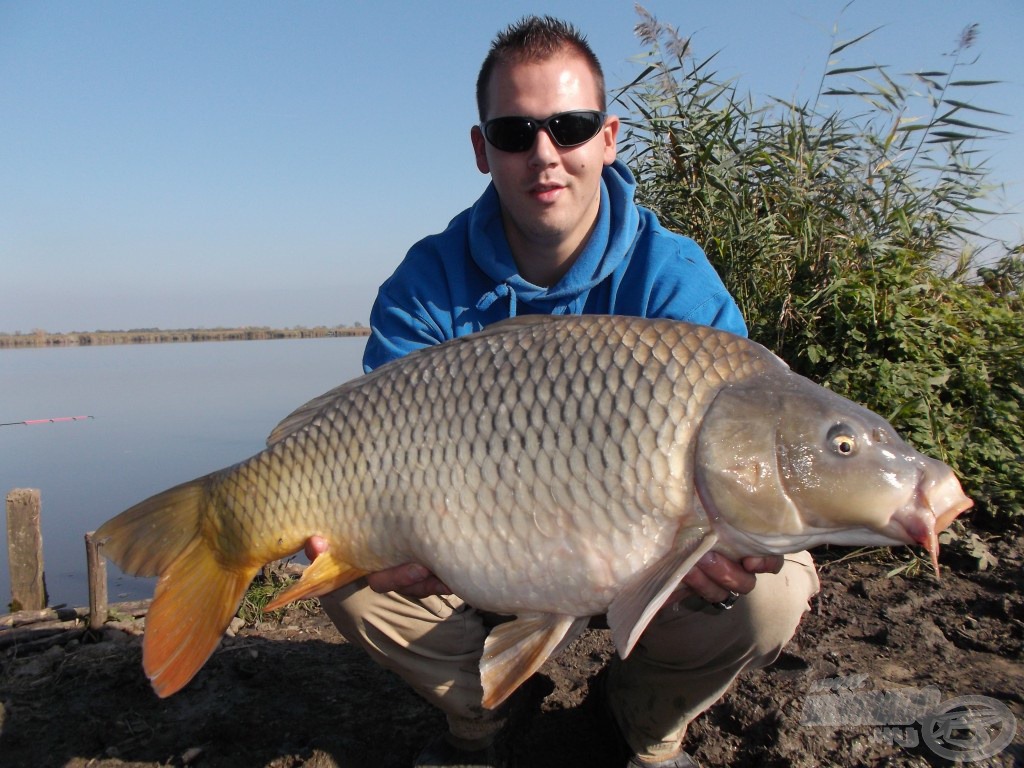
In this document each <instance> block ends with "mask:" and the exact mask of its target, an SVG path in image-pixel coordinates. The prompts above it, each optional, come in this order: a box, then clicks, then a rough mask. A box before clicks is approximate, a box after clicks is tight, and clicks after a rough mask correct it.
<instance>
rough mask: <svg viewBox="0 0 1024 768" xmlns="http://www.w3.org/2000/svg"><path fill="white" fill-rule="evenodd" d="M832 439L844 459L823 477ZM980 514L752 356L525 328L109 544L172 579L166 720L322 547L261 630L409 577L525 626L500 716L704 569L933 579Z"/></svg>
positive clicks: (402, 378) (494, 692)
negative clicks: (392, 578)
mask: <svg viewBox="0 0 1024 768" xmlns="http://www.w3.org/2000/svg"><path fill="white" fill-rule="evenodd" d="M836 429H840V432H841V435H840V436H841V438H842V440H843V441H851V442H850V443H849V444H856V445H857V446H858V447H860V448H861V450H859V452H854V453H856V455H850V456H841V455H839V454H838V453H837V452H836V450H835V441H836V439H837V438H836V434H835V430H836ZM882 434H884V435H885V440H883V441H881V442H884V446H882V447H881V448H880V447H879V445H875V443H878V442H879V440H878V439H877V436H878V435H882ZM787 441H788V442H787ZM873 441H874V442H873ZM844 445H845V443H844ZM798 455H799V456H801V457H802V458H801V460H800V461H799V462H790V463H787V457H791V456H798ZM822 488H825V489H833V491H834V492H833V493H826V492H823V491H822V490H821V489H822ZM864 504H867V505H868V508H872V507H871V505H877V507H878V514H877V515H874V514H868V515H865V513H864V511H863V509H862V507H863V505H864ZM858 505H860V506H858ZM968 506H970V501H969V500H968V499H966V497H965V496H963V493H962V491H960V487H959V484H958V483H957V482H956V480H955V478H953V476H952V473H951V472H950V471H949V469H948V468H947V467H945V465H942V464H940V463H939V462H935V461H934V460H931V459H927V458H926V457H923V456H921V455H920V454H918V453H917V452H916V451H914V450H913V449H912V448H910V446H907V445H906V444H905V443H902V441H900V440H899V438H898V437H897V436H896V435H895V433H894V432H892V428H891V427H890V426H889V425H888V424H886V423H885V422H884V421H882V420H881V419H880V418H879V417H877V416H876V415H875V414H872V413H870V412H869V411H866V410H864V409H862V408H860V407H859V406H856V405H855V404H853V403H850V402H849V401H847V400H844V399H843V398H840V397H838V396H837V395H835V394H833V393H830V392H827V391H826V390H824V389H822V388H821V387H818V386H817V385H815V384H812V383H811V382H810V381H808V380H807V379H804V378H802V377H799V376H796V375H795V374H792V373H791V372H790V371H789V369H788V368H787V367H786V365H785V364H784V363H783V362H782V361H781V360H779V359H778V358H777V357H776V356H775V355H773V354H772V353H771V352H769V351H768V350H766V349H765V348H764V347H761V346H760V345H758V344H755V343H753V342H751V341H749V340H747V339H744V338H741V337H738V336H734V335H732V334H729V333H726V332H723V331H719V330H716V329H713V328H708V327H703V326H695V325H690V324H686V323H680V322H677V321H672V320H657V319H655V320H651V319H641V318H626V317H612V316H575V317H573V316H569V317H548V316H529V317H523V318H517V319H514V320H510V321H506V322H504V323H500V324H497V325H495V326H491V327H490V328H487V329H485V330H484V331H482V332H480V333H477V334H473V335H470V336H467V337H463V338H460V339H456V340H453V341H451V342H448V343H446V344H442V345H437V346H434V347H430V348H427V349H424V350H420V351H418V352H414V353H412V354H410V355H408V356H406V357H404V358H402V359H400V360H397V361H394V362H392V363H389V364H388V365H385V366H382V367H381V368H379V369H377V370H376V371H374V372H372V373H370V374H368V375H366V376H363V377H361V378H358V379H355V380H353V381H351V382H348V383H346V384H343V385H342V386H340V387H338V388H336V389H334V390H332V391H330V392H328V393H326V394H324V395H322V396H321V397H319V398H316V399H315V400H313V401H311V402H310V403H307V404H306V405H305V406H303V407H301V408H299V409H298V410H296V411H295V412H294V413H293V414H291V415H290V416H289V417H287V418H286V419H285V420H283V421H282V423H281V424H280V425H279V426H278V427H277V428H276V429H275V430H274V432H273V433H272V434H271V436H270V438H269V440H268V447H267V449H266V450H265V451H263V452H261V453H259V454H257V455H256V456H254V457H252V458H250V459H248V460H246V461H243V462H241V463H239V464H237V465H235V466H233V467H228V468H226V469H224V470H220V471H218V472H214V473H213V474H211V475H208V476H206V477H204V478H200V479H198V480H196V481H193V482H191V483H186V484H184V485H182V486H178V487H177V488H174V489H170V490H168V491H165V492H164V493H162V494H158V495H157V496H155V497H152V498H151V499H147V500H146V501H143V502H141V503H140V504H138V505H136V506H135V507H133V508H132V509H129V510H127V511H126V512H124V513H122V514H121V515H119V516H118V517H116V518H114V519H112V520H110V521H108V522H107V523H105V524H104V525H103V526H102V527H101V529H100V530H99V531H98V532H97V539H99V540H103V541H104V551H105V552H106V554H107V555H108V556H109V557H111V558H112V559H113V560H114V561H115V562H117V563H119V564H120V565H121V566H122V568H124V569H125V570H127V571H128V572H133V573H139V574H149V575H160V576H161V579H160V582H159V583H158V587H157V592H156V596H155V597H154V603H153V606H154V609H153V610H151V612H150V617H149V620H148V626H147V630H146V641H145V643H144V660H143V661H144V667H145V669H146V672H147V674H148V675H149V676H150V679H151V681H152V682H153V685H154V688H155V689H156V690H157V692H158V693H159V694H160V695H162V696H163V695H170V694H171V693H173V692H174V691H176V690H178V689H179V688H180V687H182V686H183V685H185V684H186V683H187V682H188V680H189V679H191V677H192V675H194V674H195V672H196V671H197V670H198V669H199V667H201V666H202V664H203V662H204V661H205V660H206V658H207V657H208V656H209V654H210V653H212V652H213V650H214V648H215V647H216V644H217V641H218V640H219V637H220V635H221V634H222V632H223V630H224V628H225V627H226V626H227V624H228V622H229V621H230V618H231V616H232V615H233V613H234V611H235V609H236V608H237V604H238V601H239V600H240V599H241V595H242V592H243V591H244V589H245V586H246V585H247V584H248V583H249V581H250V580H251V579H252V577H253V575H255V573H256V571H257V570H258V569H259V567H260V566H262V565H263V563H265V562H268V561H270V560H275V559H279V558H281V557H284V556H287V555H290V554H292V553H293V552H295V551H297V550H298V549H300V548H301V547H302V546H303V543H304V542H305V541H306V540H307V539H308V538H309V537H311V536H319V537H322V538H324V539H325V540H326V541H327V542H328V545H329V548H328V551H327V552H326V553H325V554H322V555H320V556H319V557H318V558H317V559H316V560H315V561H314V562H313V564H312V565H311V566H310V567H309V568H308V569H307V570H306V572H305V574H304V575H303V577H302V579H300V581H299V582H298V583H297V584H296V585H295V586H294V587H292V588H291V589H289V590H288V591H286V592H285V593H284V594H283V595H281V596H280V597H278V598H277V599H276V600H275V601H274V602H273V603H272V604H271V606H268V607H273V606H277V605H281V604H284V603H285V602H288V601H289V600H292V599H296V598H298V597H303V596H311V595H317V594H323V593H324V592H327V591H329V590H332V589H335V588H338V587H340V586H342V585H344V584H347V583H349V582H351V581H353V580H354V579H357V578H358V577H360V576H362V575H364V574H366V573H369V572H372V571H376V570H380V569H382V568H385V567H388V566H392V565H399V564H402V563H406V562H416V563H421V564H423V565H425V566H427V567H428V568H429V569H430V570H431V571H432V572H433V573H435V574H436V575H437V576H438V577H439V578H440V579H441V580H442V581H443V582H444V583H445V584H447V585H448V586H449V587H450V588H451V589H452V590H453V591H454V592H455V593H456V594H458V595H459V596H460V597H462V598H464V599H465V600H467V601H468V602H469V603H470V604H472V605H474V606H477V607H479V608H481V609H485V610H489V611H495V612H500V613H507V614H515V615H517V616H518V618H517V619H515V620H514V621H511V622H508V623H506V624H502V625H500V626H499V627H498V628H496V629H495V630H494V631H493V632H492V633H491V635H490V636H489V637H488V640H487V645H486V647H485V653H484V658H483V660H482V662H481V675H482V683H483V688H484V692H485V696H484V701H483V704H484V705H485V706H488V707H492V706H496V705H497V704H498V703H500V702H501V701H502V700H504V698H506V697H507V696H508V695H509V694H510V693H511V692H512V690H514V689H515V687H516V686H518V685H519V684H520V683H521V682H522V681H523V680H525V679H526V677H528V676H529V674H531V673H532V671H534V670H535V669H536V668H537V667H539V665H540V664H541V663H543V661H544V659H545V658H546V657H547V655H548V654H549V653H550V652H551V651H552V650H553V649H554V648H556V647H557V646H559V645H560V644H563V643H564V642H566V641H567V639H569V638H571V636H572V635H573V633H575V632H577V631H579V630H580V629H581V627H582V626H585V624H586V621H587V618H588V617H590V616H593V615H597V614H605V613H606V614H607V615H608V623H609V626H610V627H611V629H612V636H613V640H614V642H615V644H616V647H617V649H618V650H619V653H620V654H622V655H623V656H626V655H628V654H629V652H630V650H631V649H632V647H633V646H634V645H635V643H636V641H637V639H638V638H639V636H640V634H641V633H642V631H643V629H644V627H646V625H647V623H648V622H649V621H650V620H651V618H652V617H653V616H654V614H655V613H656V612H657V611H658V610H659V609H660V608H661V607H662V606H663V605H664V604H665V602H666V601H667V600H669V599H670V596H671V594H672V593H673V592H674V591H675V590H676V589H677V588H678V587H679V585H680V583H681V581H682V579H683V577H684V576H685V574H686V573H687V571H688V570H689V569H690V568H691V567H692V566H693V564H694V563H695V562H696V560H697V559H699V557H700V556H701V555H702V554H703V553H704V552H706V551H709V550H710V549H716V550H718V551H720V552H723V553H724V554H727V555H728V556H730V557H737V558H738V557H742V556H743V555H745V554H767V553H779V552H787V551H788V552H793V551H798V550H800V549H803V548H804V547H805V546H811V545H814V544H817V543H822V542H824V541H834V542H839V543H889V544H892V543H900V542H904V543H911V542H918V543H922V544H924V545H925V546H926V547H928V548H929V549H931V551H932V552H933V556H934V553H935V552H936V550H937V543H936V541H935V531H936V530H940V529H941V528H942V527H943V526H944V525H948V522H949V520H951V519H952V518H953V517H955V516H956V515H957V514H959V513H960V512H961V511H963V510H964V509H966V508H967V507H968ZM936 568H937V565H936ZM178 585H180V586H178ZM202 585H208V588H203V586H202ZM183 614H190V615H193V618H192V619H190V621H188V622H181V621H180V620H179V619H178V617H180V616H181V615H183Z"/></svg>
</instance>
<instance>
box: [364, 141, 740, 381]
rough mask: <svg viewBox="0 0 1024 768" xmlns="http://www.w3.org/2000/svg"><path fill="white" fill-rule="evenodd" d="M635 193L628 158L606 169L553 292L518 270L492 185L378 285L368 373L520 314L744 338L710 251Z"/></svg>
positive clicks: (366, 361) (366, 366) (736, 311)
mask: <svg viewBox="0 0 1024 768" xmlns="http://www.w3.org/2000/svg"><path fill="white" fill-rule="evenodd" d="M635 190H636V181H635V180H634V179H633V175H632V173H630V171H629V168H627V167H626V165H625V164H623V163H622V162H621V161H618V160H616V161H615V162H614V163H613V164H612V165H610V166H606V167H605V169H604V171H603V173H602V179H601V206H600V210H599V212H598V216H597V225H596V226H595V227H594V230H593V232H592V233H591V235H590V239H589V241H588V242H587V245H586V247H585V248H584V250H583V252H582V253H581V254H580V255H579V257H578V258H577V259H576V261H575V262H574V263H573V265H572V266H571V267H570V268H569V271H568V272H566V274H565V275H564V276H563V277H562V279H561V280H559V281H558V283H556V284H555V285H553V286H551V287H548V288H545V287H541V286H537V285H533V284H532V283H529V282H527V281H526V280H524V279H523V278H522V276H520V275H519V272H518V270H517V269H516V264H515V261H514V260H513V258H512V251H511V250H510V249H509V245H508V240H507V239H506V237H505V230H504V228H503V226H502V221H501V208H500V205H499V202H498V193H497V191H496V190H495V188H494V185H493V184H490V185H489V186H488V187H487V189H486V190H485V191H484V193H483V195H481V196H480V199H479V200H477V201H476V203H474V204H473V206H472V207H471V208H469V209H467V210H465V211H463V212H462V213H460V214H459V215H458V216H456V217H455V218H454V219H452V221H451V223H450V224H449V225H448V228H447V229H446V230H445V231H444V232H441V233H440V234H437V235H431V236H430V237H427V238H424V239H423V240H421V241H419V242H418V243H416V244H415V245H414V246H413V247H412V248H411V249H410V250H409V253H408V254H407V255H406V257H405V259H404V260H403V261H402V263H401V264H399V265H398V268H397V269H396V270H395V272H394V274H393V275H392V276H391V277H390V278H388V279H387V280H386V281H385V282H384V284H383V285H382V286H381V287H380V292H379V293H378V294H377V300H376V302H375V303H374V305H373V310H372V311H371V313H370V327H371V330H372V333H371V335H370V338H369V340H368V342H367V345H366V351H365V352H364V353H363V369H364V370H365V371H366V372H367V373H369V372H370V371H371V370H373V369H374V368H376V367H377V366H379V365H382V364H384V363H386V362H388V361H390V360H394V359H396V358H399V357H402V356H403V355H406V354H408V353H409V352H411V351H413V350H414V349H418V348H420V347H425V346H429V345H431V344H439V343H441V342H443V341H447V340H449V339H452V338H455V337H456V336H465V335H467V334H470V333H473V332H475V331H479V330H480V329H481V328H483V327H484V326H486V325H490V324H491V323H496V322H498V321H499V320H504V319H505V318H509V317H515V316H516V315H528V314H552V315H558V314H614V315H635V316H639V317H669V318H673V319H676V320H686V321H688V322H691V323H700V324H702V325H713V326H715V327H717V328H722V329H724V330H727V331H732V332H733V333H737V334H740V335H743V336H745V335H746V326H745V324H744V322H743V318H742V316H741V315H740V311H739V309H738V308H737V306H736V303H735V302H734V301H733V299H732V297H731V296H730V295H729V292H728V291H727V290H726V289H725V286H724V285H723V284H722V280H721V278H719V276H718V274H717V273H716V272H715V270H714V269H713V268H712V266H711V264H710V263H709V262H708V260H707V257H706V256H705V255H704V252H703V251H702V250H701V249H700V247H699V246H698V245H697V244H696V243H695V242H694V241H693V240H691V239H690V238H688V237H683V236H682V235H677V234H675V233H673V232H670V231H668V230H667V229H665V228H664V227H662V226H661V224H660V223H659V222H658V220H657V218H656V217H655V215H654V214H653V213H652V212H651V211H649V210H647V209H646V208H641V207H639V206H637V205H636V203H635V202H634V200H633V195H634V192H635Z"/></svg>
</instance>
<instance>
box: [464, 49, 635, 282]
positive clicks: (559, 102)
mask: <svg viewBox="0 0 1024 768" xmlns="http://www.w3.org/2000/svg"><path fill="white" fill-rule="evenodd" d="M488 102H489V104H488V109H487V115H486V117H487V119H491V118H495V117H506V116H525V117H533V118H538V119H544V118H547V117H550V116H551V115H553V114H556V113H558V112H568V111H570V110H575V109H594V110H599V109H600V108H601V103H600V100H599V97H598V93H597V85H596V83H595V80H594V76H593V74H592V73H591V71H590V69H589V68H588V67H587V65H586V62H585V61H584V60H583V59H582V58H580V57H579V56H576V55H572V54H560V55H557V56H555V57H554V58H551V59H547V60H546V61H540V62H521V63H512V64H508V63H506V64H500V65H498V66H497V67H495V69H494V71H493V72H492V74H491V80H490V83H489V93H488ZM618 126H619V121H618V118H616V117H614V116H610V117H609V118H608V119H607V120H606V121H605V125H604V127H603V128H602V129H601V131H600V133H598V135H597V136H595V137H594V138H593V139H591V140H590V141H588V142H586V143H585V144H581V145H579V146H575V147H568V148H562V147H559V146H558V145H557V144H555V143H554V141H552V139H551V136H550V135H549V134H548V133H547V131H544V130H541V131H539V132H538V133H537V138H536V140H535V141H534V144H533V146H532V147H531V148H530V149H528V150H526V151H524V152H503V151H501V150H499V149H496V148H494V147H493V146H491V145H490V144H489V143H488V142H487V140H486V139H485V138H484V136H483V133H482V132H481V131H480V128H479V127H476V126H474V128H473V130H472V140H473V149H474V151H475V153H476V163H477V167H478V168H479V169H480V171H481V172H483V173H490V174H491V179H492V180H493V182H494V186H495V187H496V188H497V191H498V197H499V198H500V200H501V207H502V214H503V218H504V225H505V231H506V234H507V236H508V238H509V243H510V244H511V245H512V250H513V253H515V254H517V260H518V254H521V253H524V252H530V251H531V250H532V249H538V250H539V251H541V252H544V253H554V254H558V255H559V256H560V257H561V258H563V259H564V258H569V257H570V256H573V255H575V254H576V253H578V251H579V248H580V245H581V244H582V243H583V242H584V240H585V239H586V238H587V236H588V235H589V233H590V230H591V228H592V226H593V224H594V221H595V220H596V218H597V212H598V209H599V207H600V202H601V170H602V169H603V168H604V166H605V165H609V164H611V163H612V162H613V161H614V160H615V141H616V136H617V133H618ZM522 267H523V265H522V264H520V268H522ZM524 276H526V277H527V278H528V279H529V275H525V274H524Z"/></svg>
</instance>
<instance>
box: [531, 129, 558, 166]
mask: <svg viewBox="0 0 1024 768" xmlns="http://www.w3.org/2000/svg"><path fill="white" fill-rule="evenodd" d="M557 159H558V145H557V144H555V140H554V139H552V138H551V134H549V133H548V132H547V129H545V128H542V129H541V130H539V131H537V138H536V139H534V142H533V147H532V148H531V149H530V164H531V165H542V166H546V165H551V164H552V163H553V162H555V161H556V160H557Z"/></svg>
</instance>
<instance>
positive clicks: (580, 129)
mask: <svg viewBox="0 0 1024 768" xmlns="http://www.w3.org/2000/svg"><path fill="white" fill-rule="evenodd" d="M607 116H608V115H607V113H606V112H598V111H597V110H595V109H574V110H572V111H571V112H559V113H558V114H556V115H552V116H551V117H549V118H547V119H545V120H538V119H537V118H535V117H496V118H494V119H493V120H487V121H485V122H483V123H481V124H480V129H481V130H482V131H483V132H484V136H485V137H486V138H487V141H488V142H490V144H491V146H492V147H494V148H495V149H500V150H501V151H502V152H525V151H526V150H528V149H529V148H530V147H532V146H533V142H534V141H535V140H536V139H537V133H538V132H539V131H541V130H545V131H547V132H548V136H550V137H551V140H552V141H553V142H555V144H557V145H558V146H560V147H576V146H579V145H580V144H586V143H587V142H588V141H590V140H591V139H592V138H594V137H595V136H597V134H598V133H600V131H601V127H602V126H603V125H604V119H605V118H606V117H607Z"/></svg>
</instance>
